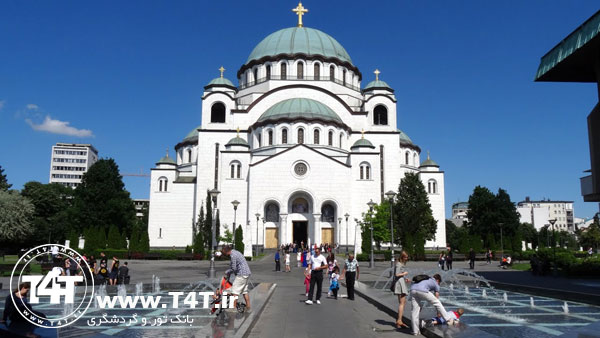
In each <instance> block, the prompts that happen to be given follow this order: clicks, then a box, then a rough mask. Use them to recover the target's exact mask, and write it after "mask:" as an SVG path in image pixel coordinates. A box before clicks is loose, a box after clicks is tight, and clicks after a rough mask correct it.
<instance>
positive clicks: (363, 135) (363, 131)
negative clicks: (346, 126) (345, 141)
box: [360, 129, 365, 138]
mask: <svg viewBox="0 0 600 338" xmlns="http://www.w3.org/2000/svg"><path fill="white" fill-rule="evenodd" d="M360 133H361V134H362V136H361V137H360V138H365V130H364V129H363V130H361V131H360Z"/></svg>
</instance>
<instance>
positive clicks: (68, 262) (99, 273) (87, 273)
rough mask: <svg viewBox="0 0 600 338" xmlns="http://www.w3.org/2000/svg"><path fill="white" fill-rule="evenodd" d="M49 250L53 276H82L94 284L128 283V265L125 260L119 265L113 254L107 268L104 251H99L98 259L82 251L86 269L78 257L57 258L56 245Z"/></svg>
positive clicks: (106, 258)
mask: <svg viewBox="0 0 600 338" xmlns="http://www.w3.org/2000/svg"><path fill="white" fill-rule="evenodd" d="M50 252H51V256H52V266H53V267H52V272H53V273H54V275H55V276H84V277H85V278H86V280H88V281H89V280H91V279H93V280H94V283H95V284H109V285H117V284H129V280H130V276H129V266H128V264H127V262H124V263H123V265H121V262H120V260H119V259H118V258H117V257H114V256H113V258H112V260H111V262H110V268H109V264H108V257H106V254H105V253H104V252H101V253H100V258H99V259H96V258H95V257H94V256H93V255H91V256H88V255H87V254H85V253H83V254H82V255H81V256H82V257H83V260H85V261H86V262H87V266H89V269H88V268H87V266H86V265H85V264H83V262H82V261H81V260H82V258H80V257H77V258H74V257H70V258H64V259H61V258H59V255H58V247H56V246H54V247H52V248H51V250H50Z"/></svg>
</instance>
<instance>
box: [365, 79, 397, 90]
mask: <svg viewBox="0 0 600 338" xmlns="http://www.w3.org/2000/svg"><path fill="white" fill-rule="evenodd" d="M369 89H388V90H392V87H390V86H389V85H388V84H387V82H385V81H381V80H373V81H371V82H369V84H367V86H366V87H365V89H364V90H369Z"/></svg>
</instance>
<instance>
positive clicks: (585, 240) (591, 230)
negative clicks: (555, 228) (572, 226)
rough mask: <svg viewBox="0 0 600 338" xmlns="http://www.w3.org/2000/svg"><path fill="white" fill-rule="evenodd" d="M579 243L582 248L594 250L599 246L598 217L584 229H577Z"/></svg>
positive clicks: (599, 228) (599, 229) (599, 230)
mask: <svg viewBox="0 0 600 338" xmlns="http://www.w3.org/2000/svg"><path fill="white" fill-rule="evenodd" d="M579 245H580V246H582V247H583V248H584V249H589V248H592V249H593V250H594V251H596V250H597V249H598V248H599V247H600V224H599V222H598V218H596V217H595V218H594V223H592V224H590V226H588V227H587V228H586V229H584V230H579Z"/></svg>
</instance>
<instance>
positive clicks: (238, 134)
mask: <svg viewBox="0 0 600 338" xmlns="http://www.w3.org/2000/svg"><path fill="white" fill-rule="evenodd" d="M237 137H240V127H237Z"/></svg>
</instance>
